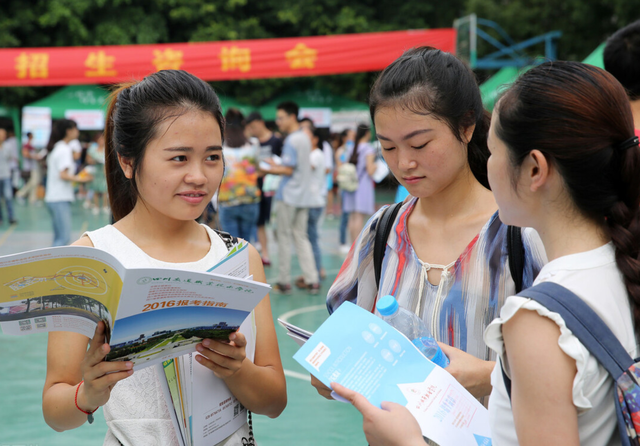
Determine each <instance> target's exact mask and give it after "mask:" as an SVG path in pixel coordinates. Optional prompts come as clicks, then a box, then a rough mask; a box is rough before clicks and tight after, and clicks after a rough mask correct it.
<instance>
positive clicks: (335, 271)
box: [267, 269, 340, 284]
mask: <svg viewBox="0 0 640 446" xmlns="http://www.w3.org/2000/svg"><path fill="white" fill-rule="evenodd" d="M339 272H340V269H329V270H327V271H326V274H327V277H330V276H333V275H334V274H335V275H337V274H338V273H339ZM331 280H332V282H331V283H333V279H331ZM277 281H278V276H275V277H267V283H269V284H271V283H276V282H277Z"/></svg>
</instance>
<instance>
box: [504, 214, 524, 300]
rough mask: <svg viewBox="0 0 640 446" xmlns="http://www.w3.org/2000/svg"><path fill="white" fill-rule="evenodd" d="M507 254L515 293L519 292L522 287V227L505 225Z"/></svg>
mask: <svg viewBox="0 0 640 446" xmlns="http://www.w3.org/2000/svg"><path fill="white" fill-rule="evenodd" d="M507 254H508V259H509V271H510V272H511V278H512V279H513V281H514V283H515V284H516V293H519V292H520V291H522V287H523V276H524V245H523V244H522V229H521V228H519V227H517V226H507Z"/></svg>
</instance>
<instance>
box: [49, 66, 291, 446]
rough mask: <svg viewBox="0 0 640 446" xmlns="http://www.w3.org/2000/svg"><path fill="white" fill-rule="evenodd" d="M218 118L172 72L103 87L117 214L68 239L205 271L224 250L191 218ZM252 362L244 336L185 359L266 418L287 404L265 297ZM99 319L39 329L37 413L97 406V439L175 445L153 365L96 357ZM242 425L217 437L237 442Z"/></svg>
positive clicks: (214, 185)
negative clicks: (43, 359) (79, 326)
mask: <svg viewBox="0 0 640 446" xmlns="http://www.w3.org/2000/svg"><path fill="white" fill-rule="evenodd" d="M223 129H224V119H223V117H222V111H221V108H220V102H219V100H218V98H217V96H216V95H215V93H214V92H213V90H212V89H211V87H210V86H209V85H207V84H206V83H205V82H203V81H201V80H200V79H198V78H196V77H194V76H192V75H190V74H188V73H186V72H184V71H175V70H166V71H160V72H158V73H155V74H152V75H150V76H148V77H146V78H145V79H144V80H142V81H140V82H133V83H129V84H125V85H121V86H120V87H119V88H118V89H117V90H115V91H114V92H113V94H112V95H111V103H110V105H109V111H108V116H107V125H106V166H105V167H106V174H107V181H108V188H109V198H110V201H111V209H112V211H113V216H114V219H115V221H116V223H115V224H114V225H109V226H105V227H104V228H101V229H98V230H97V231H92V232H88V233H86V234H84V235H83V236H82V238H80V240H78V241H77V242H76V243H75V244H76V245H81V246H94V247H96V248H100V249H103V250H105V251H107V252H110V253H111V254H113V255H115V256H116V257H117V258H118V259H119V260H120V261H121V262H122V263H123V264H124V265H125V266H127V267H128V266H135V267H144V266H150V267H165V268H171V267H174V268H180V269H191V270H194V271H206V270H207V269H209V268H210V267H211V266H213V265H214V264H215V263H217V262H218V260H219V259H221V258H222V257H223V256H224V255H226V253H227V248H226V246H225V243H224V242H223V240H222V239H221V238H220V236H219V235H218V234H217V233H216V232H214V231H213V230H211V229H210V228H208V227H206V226H204V225H199V224H197V223H196V222H195V219H196V218H198V216H199V215H200V214H202V212H203V211H204V209H205V207H206V205H207V203H209V201H210V200H211V198H212V197H213V195H214V194H215V193H216V191H217V189H218V187H219V186H220V182H221V180H222V176H223V171H224V159H223V156H222V142H223V136H224V135H223ZM249 250H250V251H249V262H250V265H249V269H250V273H251V274H252V275H253V278H254V280H258V281H262V282H264V281H265V274H264V270H263V267H262V262H261V260H260V255H259V254H258V252H257V251H256V250H255V249H254V248H253V247H251V246H250V247H249ZM255 321H256V329H257V332H256V336H255V339H256V340H255V360H254V362H251V361H250V360H249V359H247V357H246V353H245V348H246V347H247V346H246V344H247V341H246V338H245V336H244V335H243V334H242V333H240V332H237V333H235V334H232V335H231V337H230V339H231V341H230V342H229V343H221V342H217V341H214V340H210V339H205V340H203V341H202V343H200V344H198V345H197V347H196V348H197V351H198V353H199V354H196V360H197V362H199V363H200V364H202V365H203V366H205V367H207V368H209V369H211V378H212V379H215V378H216V377H217V378H219V379H222V380H223V381H224V383H225V384H226V385H227V386H228V387H229V389H230V390H231V392H232V393H233V394H234V395H235V396H236V397H237V398H238V400H239V401H240V402H241V403H242V405H244V406H245V407H246V408H247V409H248V410H250V411H252V412H255V413H259V414H265V415H267V416H269V417H277V416H278V415H279V414H280V413H281V412H282V410H283V409H284V407H285V405H286V400H287V397H286V387H285V379H284V372H283V369H282V364H281V361H280V355H279V351H278V345H277V341H276V333H275V329H274V326H273V319H272V315H271V306H270V303H269V298H268V296H267V297H266V298H265V299H264V300H263V301H262V302H261V303H260V304H259V305H258V307H257V308H256V310H255ZM104 333H105V327H104V325H103V323H102V322H101V323H99V324H98V326H97V328H96V332H95V336H94V338H93V339H91V340H90V342H89V340H88V339H87V338H86V337H84V336H82V335H79V334H75V333H69V332H52V333H50V334H49V345H48V354H47V378H46V382H45V386H44V393H43V412H44V416H45V420H46V422H47V423H48V424H49V425H50V426H51V427H52V428H53V429H55V430H57V431H64V430H67V429H74V428H76V427H78V426H80V425H82V424H84V422H85V421H87V413H91V412H93V411H95V410H96V409H97V408H98V407H100V406H104V414H105V418H106V420H107V425H108V426H109V431H108V432H107V436H106V438H105V443H104V444H105V445H119V444H135V445H143V444H144V445H177V444H178V440H177V437H176V433H175V432H174V429H173V425H172V422H171V419H170V417H169V412H168V409H167V407H166V404H165V402H164V398H163V396H162V393H161V389H160V386H159V383H158V379H157V377H156V375H155V371H154V369H153V368H145V369H142V370H140V371H136V372H135V373H134V371H133V370H132V364H131V363H130V362H105V361H104V357H105V356H106V354H107V353H108V351H109V345H108V344H107V343H105V335H104ZM249 436H250V435H249V428H248V426H247V425H246V424H245V425H244V426H243V427H242V428H241V429H239V430H238V431H237V432H235V433H234V434H233V435H231V436H230V437H229V438H227V439H226V440H224V441H223V442H221V443H219V444H220V445H243V444H246V441H247V438H248V437H249Z"/></svg>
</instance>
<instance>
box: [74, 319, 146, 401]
mask: <svg viewBox="0 0 640 446" xmlns="http://www.w3.org/2000/svg"><path fill="white" fill-rule="evenodd" d="M110 350H111V348H110V347H109V344H107V343H105V325H104V322H103V321H100V322H98V325H97V327H96V331H95V334H94V335H93V339H92V340H91V344H89V349H88V350H87V353H86V354H85V356H84V359H83V360H82V363H81V364H80V371H81V373H82V379H83V380H84V384H83V385H82V386H81V389H79V390H78V406H80V407H81V408H82V409H83V410H86V411H87V412H91V411H92V410H95V409H97V408H98V407H99V406H102V405H104V404H105V403H106V402H107V401H109V397H110V396H111V389H113V386H115V385H116V383H117V382H118V381H120V380H123V379H125V378H128V377H129V376H131V374H133V363H132V362H130V361H127V362H123V361H118V362H106V361H105V360H104V358H105V356H107V353H109V351H110Z"/></svg>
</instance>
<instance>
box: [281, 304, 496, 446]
mask: <svg viewBox="0 0 640 446" xmlns="http://www.w3.org/2000/svg"><path fill="white" fill-rule="evenodd" d="M293 359H295V360H296V361H298V362H299V363H300V364H301V365H302V366H303V367H304V368H305V369H307V370H308V371H309V372H310V373H312V374H313V375H314V376H315V377H317V378H318V379H319V380H320V381H322V383H323V384H324V385H326V386H327V387H330V383H331V382H337V383H339V384H342V385H343V386H345V387H347V388H349V389H353V390H355V391H357V392H359V393H361V394H362V395H364V396H365V397H366V398H367V399H368V400H369V401H370V402H371V403H372V404H374V405H376V406H378V407H380V403H381V402H382V401H392V402H395V403H399V404H402V405H404V406H405V407H407V409H409V411H410V412H411V413H412V414H413V416H414V417H415V418H416V419H417V420H418V423H419V424H420V428H421V429H422V434H423V435H424V436H425V437H427V438H429V439H431V440H433V441H435V442H436V443H438V444H439V445H440V446H490V445H491V435H490V430H489V415H488V412H487V410H486V409H485V407H484V406H483V405H481V404H480V403H479V402H478V400H476V399H475V398H474V397H473V396H472V395H471V394H470V393H469V392H467V390H466V389H465V388H464V387H462V386H461V385H460V384H459V383H458V382H457V381H456V379H455V378H454V377H453V376H451V375H450V374H449V373H447V372H446V370H445V369H442V368H440V367H438V366H437V365H435V364H434V363H432V362H431V361H429V360H428V359H427V358H426V357H424V356H423V355H422V354H421V353H420V351H419V350H418V349H417V348H416V347H415V346H414V345H413V344H412V343H411V341H409V340H408V339H407V338H406V337H405V336H403V335H402V334H401V333H400V332H398V331H397V330H395V329H394V328H393V327H391V326H390V325H389V324H387V323H386V322H385V321H383V320H382V319H380V318H379V317H377V316H375V315H373V314H371V313H369V312H368V311H366V310H364V309H362V308H360V307H358V306H357V305H354V304H352V303H350V302H345V303H344V304H342V305H341V306H340V307H339V308H338V309H337V310H336V311H335V312H334V313H333V314H332V315H331V316H330V317H329V318H328V319H327V320H326V321H325V322H324V323H323V324H322V325H321V326H320V328H318V330H316V332H315V333H314V334H313V336H311V338H309V340H308V341H307V342H306V343H305V344H304V345H303V346H302V347H301V348H300V350H298V352H297V353H296V354H295V355H294V356H293Z"/></svg>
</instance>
